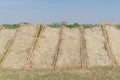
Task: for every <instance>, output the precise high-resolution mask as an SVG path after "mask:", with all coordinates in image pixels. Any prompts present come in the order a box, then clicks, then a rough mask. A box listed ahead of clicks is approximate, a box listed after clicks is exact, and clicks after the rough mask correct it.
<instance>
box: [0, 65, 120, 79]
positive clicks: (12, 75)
mask: <svg viewBox="0 0 120 80" xmlns="http://www.w3.org/2000/svg"><path fill="white" fill-rule="evenodd" d="M0 80H120V67H99V68H98V67H93V68H88V69H87V70H82V69H80V68H78V67H76V68H66V69H65V68H64V69H58V70H44V69H35V70H6V69H0Z"/></svg>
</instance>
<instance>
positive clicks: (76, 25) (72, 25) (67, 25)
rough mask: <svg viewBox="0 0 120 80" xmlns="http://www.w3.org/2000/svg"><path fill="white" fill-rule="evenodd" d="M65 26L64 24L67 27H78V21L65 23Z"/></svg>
mask: <svg viewBox="0 0 120 80" xmlns="http://www.w3.org/2000/svg"><path fill="white" fill-rule="evenodd" d="M65 26H66V27H69V28H77V27H80V25H79V24H78V23H74V24H66V25H65Z"/></svg>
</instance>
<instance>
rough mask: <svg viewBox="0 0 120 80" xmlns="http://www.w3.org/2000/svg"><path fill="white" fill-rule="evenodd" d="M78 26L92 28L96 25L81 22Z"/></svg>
mask: <svg viewBox="0 0 120 80" xmlns="http://www.w3.org/2000/svg"><path fill="white" fill-rule="evenodd" d="M80 26H83V27H84V28H92V27H94V26H96V25H93V24H81V25H80Z"/></svg>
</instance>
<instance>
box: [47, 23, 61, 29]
mask: <svg viewBox="0 0 120 80" xmlns="http://www.w3.org/2000/svg"><path fill="white" fill-rule="evenodd" d="M48 26H49V27H52V28H58V27H61V24H59V23H52V24H49V25H48Z"/></svg>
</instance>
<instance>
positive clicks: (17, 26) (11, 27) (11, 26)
mask: <svg viewBox="0 0 120 80" xmlns="http://www.w3.org/2000/svg"><path fill="white" fill-rule="evenodd" d="M2 26H3V27H5V28H8V29H16V28H19V27H20V24H3V25H2Z"/></svg>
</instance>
